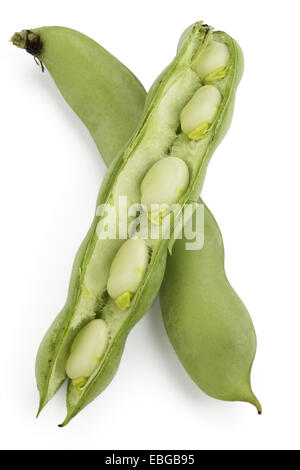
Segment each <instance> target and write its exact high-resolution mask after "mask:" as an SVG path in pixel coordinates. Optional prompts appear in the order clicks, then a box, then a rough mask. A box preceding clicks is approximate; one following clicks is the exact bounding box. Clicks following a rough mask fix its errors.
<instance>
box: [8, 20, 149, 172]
mask: <svg viewBox="0 0 300 470" xmlns="http://www.w3.org/2000/svg"><path fill="white" fill-rule="evenodd" d="M11 41H12V42H13V44H15V45H16V46H18V47H21V48H22V49H25V50H26V51H27V52H29V53H30V54H32V55H33V56H34V57H35V59H36V60H38V61H40V63H41V64H42V67H43V66H45V67H46V68H47V70H48V71H49V72H50V74H51V76H52V78H53V79H54V81H55V83H56V85H57V87H58V89H59V90H60V92H61V94H62V95H63V97H64V98H65V100H66V101H67V103H68V104H69V105H70V106H71V108H72V109H73V110H74V111H75V113H76V114H77V115H78V116H79V118H80V119H81V120H82V121H83V123H84V124H85V125H86V127H87V128H88V130H89V131H90V133H91V135H92V137H93V139H94V141H95V143H96V145H97V147H98V149H99V151H100V153H101V155H102V158H103V159H104V161H105V162H106V164H109V163H110V162H111V160H112V158H113V157H115V156H116V154H117V153H118V152H119V151H120V150H121V148H123V147H124V146H125V145H126V143H127V142H128V140H129V138H130V137H131V135H132V134H133V132H134V130H135V129H136V127H137V125H138V123H139V120H140V117H141V114H142V112H143V109H144V104H145V90H144V87H143V86H142V84H141V83H140V82H139V81H138V79H137V78H136V77H135V76H134V75H133V73H132V72H131V71H130V70H129V69H128V68H127V67H125V65H123V64H121V62H119V61H118V60H117V59H116V58H115V57H114V56H112V55H111V54H110V53H109V52H108V51H106V50H105V49H104V48H103V47H101V46H100V45H99V44H97V43H96V42H95V41H93V40H92V39H90V38H89V37H87V36H85V35H84V34H81V33H79V32H78V31H74V30H73V29H69V28H64V27H61V26H50V27H44V28H37V29H33V30H23V31H21V32H20V33H15V34H14V36H13V37H12V38H11ZM91 103H92V106H91Z"/></svg>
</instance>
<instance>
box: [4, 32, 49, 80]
mask: <svg viewBox="0 0 300 470" xmlns="http://www.w3.org/2000/svg"><path fill="white" fill-rule="evenodd" d="M10 41H11V42H12V43H13V45H14V46H17V47H19V48H20V49H25V51H26V52H28V54H31V55H32V56H33V58H34V60H35V62H36V63H37V65H40V67H41V70H42V72H44V65H43V62H42V61H41V59H40V58H39V55H40V54H41V52H42V49H43V43H42V41H41V38H40V35H39V34H36V33H34V32H33V31H30V29H23V30H22V31H21V32H20V33H15V34H14V35H13V36H12V38H11V39H10Z"/></svg>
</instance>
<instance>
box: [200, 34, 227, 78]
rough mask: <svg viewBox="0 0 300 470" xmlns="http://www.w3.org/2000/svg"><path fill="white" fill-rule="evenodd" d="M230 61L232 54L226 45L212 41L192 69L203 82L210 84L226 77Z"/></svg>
mask: <svg viewBox="0 0 300 470" xmlns="http://www.w3.org/2000/svg"><path fill="white" fill-rule="evenodd" d="M229 60H230V53H229V49H228V47H227V46H226V44H224V43H222V42H217V41H211V42H210V43H209V44H208V46H207V47H206V49H204V51H203V52H202V53H201V55H200V56H199V58H198V59H197V60H196V61H195V63H194V64H193V66H192V69H193V70H194V71H195V72H196V73H197V74H198V75H199V77H200V78H201V80H204V81H205V82H207V83H208V82H212V81H215V80H220V79H221V78H224V77H225V75H226V72H227V66H228V64H229Z"/></svg>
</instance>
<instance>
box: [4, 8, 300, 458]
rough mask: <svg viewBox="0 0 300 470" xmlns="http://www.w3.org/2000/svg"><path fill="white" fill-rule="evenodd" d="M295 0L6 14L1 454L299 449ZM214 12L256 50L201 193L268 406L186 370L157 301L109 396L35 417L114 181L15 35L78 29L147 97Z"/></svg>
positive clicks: (299, 161)
mask: <svg viewBox="0 0 300 470" xmlns="http://www.w3.org/2000/svg"><path fill="white" fill-rule="evenodd" d="M298 5H299V3H298V2H297V1H296V0H294V1H292V0H286V1H285V2H282V1H280V2H279V1H275V0H269V1H267V0H265V1H261V0H260V1H256V0H251V1H249V0H247V1H243V2H242V1H239V0H236V1H232V0H226V2H225V1H224V0H219V1H216V0H210V1H206V2H200V1H199V0H195V1H194V0H185V1H184V2H182V1H181V0H180V1H179V0H164V1H162V0H159V1H155V0H151V1H141V0H134V1H129V0H128V1H122V0H119V1H116V0H110V1H109V2H108V1H107V2H100V1H91V0H85V1H84V2H83V1H76V0H73V2H70V1H67V0H59V1H58V0H52V1H51V2H40V1H33V0H27V1H26V2H23V1H16V0H15V1H14V2H5V3H3V5H2V7H1V19H0V23H1V24H0V26H1V28H0V59H1V76H0V81H1V88H0V89H1V114H0V120H1V159H0V165H1V168H0V178H1V181H0V191H1V195H0V200H1V270H0V276H1V328H0V348H1V350H0V354H1V356H0V357H1V362H0V363H1V372H0V376H1V387H0V394H1V400H0V407H1V410H0V416H1V426H0V434H1V436H0V447H1V448H4V449H142V448H144V449H193V448H194V449H290V448H297V449H299V448H300V438H299V420H300V399H299V396H300V368H299V359H300V315H299V314H300V311H299V270H300V269H299V266H300V265H299V262H300V259H299V251H300V248H299V240H300V233H299V208H298V201H299V194H300V189H299V175H300V172H299V169H300V152H299V134H300V130H299V108H300V103H299V101H300V100H299V77H300V66H299V32H298V26H299V6H298ZM199 19H203V20H205V22H207V23H209V24H211V25H213V26H215V27H216V28H217V29H221V30H225V31H226V32H228V33H229V34H230V35H232V36H233V37H234V38H236V39H237V40H238V42H239V43H240V45H241V47H242V49H243V51H244V55H245V72H244V77H243V80H242V82H241V85H240V87H239V90H238V94H237V102H236V108H235V114H234V119H233V123H232V126H231V128H230V131H229V133H228V135H227V136H226V138H225V140H224V141H223V142H222V144H221V145H220V147H219V148H218V149H217V151H216V152H215V155H214V157H213V159H212V162H211V164H210V168H209V171H208V174H207V178H206V182H205V186H204V190H203V193H202V194H203V197H204V199H205V201H206V202H207V204H208V206H209V207H210V209H211V210H212V211H213V213H214V215H215V216H216V218H217V220H218V222H219V224H220V227H221V229H222V232H223V236H224V243H225V249H226V268H227V274H228V276H229V279H230V280H231V282H232V284H233V286H234V287H235V289H236V290H237V292H238V293H239V295H240V296H241V298H242V299H243V300H244V302H245V303H246V305H247V307H248V309H249V311H250V313H251V315H252V318H253V321H254V324H255V327H256V331H257V336H258V351H257V356H256V359H255V362H254V367H253V373H252V383H253V388H254V390H255V393H256V394H257V395H258V397H259V398H260V400H261V402H262V404H263V415H262V416H261V417H259V416H258V415H257V414H256V412H255V409H254V408H252V407H251V406H250V405H248V404H241V403H226V402H221V401H217V400H214V399H212V398H209V397H207V396H206V395H204V394H203V393H202V392H201V391H200V390H199V389H198V388H197V386H196V385H195V384H194V383H193V382H192V381H191V380H190V378H189V377H188V376H187V374H186V373H185V371H184V369H183V368H182V366H181V365H180V363H179V361H178V359H177V357H176V355H175V353H174V351H173V350H172V347H171V346H170V344H169V341H168V338H167V335H166V333H165V331H164V327H163V323H162V319H161V313H160V309H159V305H158V302H157V301H156V303H155V304H154V306H153V307H152V308H151V311H150V312H149V313H148V314H147V315H146V316H145V317H144V319H143V320H142V321H141V322H140V323H139V324H138V325H137V326H136V327H135V329H134V330H133V331H132V333H131V334H130V336H129V338H128V342H127V346H126V349H125V352H124V356H123V359H122V362H121V366H120V368H119V371H118V373H117V375H116V377H115V379H114V380H113V382H112V383H111V385H110V386H109V387H108V388H107V389H106V391H105V392H104V393H103V394H102V395H101V396H100V397H98V399H97V400H95V401H94V402H93V403H92V404H91V405H89V406H88V407H87V408H86V409H85V410H84V411H83V412H81V413H80V415H78V416H77V417H76V418H75V419H74V420H73V421H72V422H71V423H70V425H69V426H68V427H66V428H64V429H59V428H58V427H57V426H56V425H57V424H58V423H59V422H61V420H62V418H63V417H64V414H65V403H64V400H65V389H64V387H63V388H62V390H60V391H59V393H58V394H57V395H56V396H55V397H54V398H53V400H52V401H51V402H50V403H49V405H48V406H47V407H46V409H45V410H44V412H43V413H42V415H41V416H40V418H39V419H38V420H35V412H36V409H37V404H38V393H37V390H36V386H35V378H34V361H35V354H36V350H37V347H38V345H39V342H40V340H41V337H42V335H43V334H44V332H45V330H46V329H47V327H48V325H49V324H50V322H51V321H52V319H53V318H54V316H55V315H56V314H57V313H58V312H59V310H60V308H61V307H62V305H63V303H64V301H65V297H66V292H67V287H68V280H69V275H70V271H71V266H72V262H73V258H74V255H75V252H76V249H77V248H78V246H79V244H80V242H81V240H82V238H83V236H84V234H85V233H86V231H87V229H88V227H89V224H90V222H91V219H92V217H93V212H94V204H95V200H96V195H97V191H98V188H99V185H100V182H101V179H102V177H103V175H104V173H105V167H104V164H103V163H102V162H101V161H100V158H99V155H98V153H97V150H96V147H95V145H94V143H93V142H92V140H91V138H90V136H89V134H88V132H87V130H86V129H85V128H84V127H83V125H82V124H81V123H80V121H79V120H78V118H77V117H76V116H75V115H74V114H73V112H72V111H71V109H69V108H68V106H67V105H66V104H65V102H64V101H63V98H62V97H61V96H60V95H59V93H58V91H57V89H56V87H55V85H54V83H53V82H52V80H51V78H50V76H49V75H48V73H47V72H46V73H45V74H42V73H41V72H40V70H39V69H38V67H37V66H36V65H35V64H34V61H33V58H32V57H31V56H29V55H28V54H26V53H25V52H23V51H21V50H17V49H16V48H13V47H12V46H11V45H10V44H9V43H8V39H9V38H10V36H11V35H12V33H14V32H15V31H19V30H21V29H23V28H33V27H39V26H46V25H54V24H55V25H62V26H69V27H71V28H75V29H79V30H81V31H82V32H84V33H85V34H87V35H89V36H91V37H92V38H94V39H96V40H98V41H99V42H100V44H102V45H103V46H104V47H106V48H107V49H108V50H109V51H110V52H112V53H113V54H115V55H116V56H117V57H118V58H119V59H120V60H121V61H122V62H124V63H125V64H126V65H127V66H128V67H129V68H131V69H132V70H133V71H134V72H135V73H136V75H137V76H138V77H139V78H140V80H141V81H142V82H143V84H144V85H145V87H146V88H147V89H148V88H149V86H150V85H151V83H152V81H153V80H154V78H155V77H156V76H157V75H158V73H159V72H160V71H161V70H162V69H163V68H164V67H165V66H166V65H167V64H168V63H169V62H170V60H171V59H172V58H173V56H174V54H175V49H176V45H177V41H178V38H179V36H180V34H181V32H182V31H183V30H184V29H185V28H186V27H187V26H188V25H189V24H190V23H193V22H195V21H196V20H199Z"/></svg>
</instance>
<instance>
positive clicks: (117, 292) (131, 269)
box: [107, 239, 149, 310]
mask: <svg viewBox="0 0 300 470" xmlns="http://www.w3.org/2000/svg"><path fill="white" fill-rule="evenodd" d="M148 261H149V254H148V248H147V246H146V244H145V242H144V241H143V240H140V239H129V240H126V242H124V243H123V245H122V246H121V248H120V249H119V250H118V252H117V254H116V256H115V257H114V259H113V262H112V264H111V267H110V273H109V278H108V282H107V292H108V294H109V295H110V297H112V298H113V299H115V302H116V304H117V305H118V307H119V308H120V309H121V310H125V309H126V308H128V307H129V306H130V302H131V299H132V297H133V295H134V294H135V293H136V291H137V290H138V288H139V285H140V283H141V282H142V280H143V278H144V275H145V272H146V269H147V266H148Z"/></svg>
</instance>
